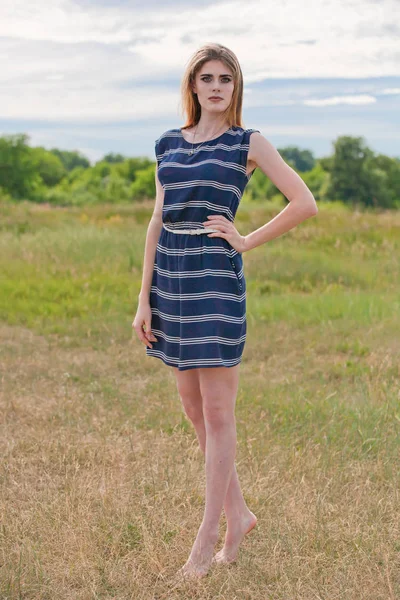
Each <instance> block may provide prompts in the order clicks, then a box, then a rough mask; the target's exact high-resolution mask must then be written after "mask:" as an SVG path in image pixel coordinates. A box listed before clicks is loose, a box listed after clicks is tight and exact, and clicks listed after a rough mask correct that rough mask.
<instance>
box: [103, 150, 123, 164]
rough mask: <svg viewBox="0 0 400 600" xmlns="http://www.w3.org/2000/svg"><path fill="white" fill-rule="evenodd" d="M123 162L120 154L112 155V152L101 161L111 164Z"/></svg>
mask: <svg viewBox="0 0 400 600" xmlns="http://www.w3.org/2000/svg"><path fill="white" fill-rule="evenodd" d="M124 160H125V156H122V154H114V153H113V152H109V153H108V154H106V155H105V156H104V157H103V158H102V161H105V162H109V163H112V164H115V163H121V162H124Z"/></svg>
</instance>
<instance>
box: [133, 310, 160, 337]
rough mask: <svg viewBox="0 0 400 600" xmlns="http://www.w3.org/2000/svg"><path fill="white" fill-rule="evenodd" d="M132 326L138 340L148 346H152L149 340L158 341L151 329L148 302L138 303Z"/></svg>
mask: <svg viewBox="0 0 400 600" xmlns="http://www.w3.org/2000/svg"><path fill="white" fill-rule="evenodd" d="M132 328H133V329H134V330H135V331H136V334H137V336H138V338H139V340H140V341H141V342H143V344H145V345H146V346H147V347H148V348H152V347H153V346H152V345H151V343H150V340H151V341H152V342H158V340H157V338H156V337H155V336H154V334H153V333H152V331H151V307H150V303H149V302H145V303H139V306H138V308H137V311H136V315H135V318H134V320H133V322H132Z"/></svg>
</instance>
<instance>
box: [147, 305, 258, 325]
mask: <svg viewBox="0 0 400 600" xmlns="http://www.w3.org/2000/svg"><path fill="white" fill-rule="evenodd" d="M151 312H152V314H153V315H157V316H158V317H160V319H164V320H165V321H172V322H174V323H175V322H176V323H201V322H203V321H206V322H208V321H222V322H223V323H244V321H245V320H246V315H245V314H244V315H242V316H241V317H232V316H230V315H222V314H219V313H211V314H210V313H207V314H205V315H185V316H183V315H171V314H169V313H165V312H162V311H161V310H158V308H152V309H151Z"/></svg>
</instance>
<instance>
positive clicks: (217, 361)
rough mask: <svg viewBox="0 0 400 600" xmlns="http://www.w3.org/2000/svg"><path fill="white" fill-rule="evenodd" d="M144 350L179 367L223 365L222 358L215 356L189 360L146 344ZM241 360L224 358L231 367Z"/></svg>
mask: <svg viewBox="0 0 400 600" xmlns="http://www.w3.org/2000/svg"><path fill="white" fill-rule="evenodd" d="M146 352H147V354H150V355H152V356H158V357H160V358H164V359H165V360H167V361H169V362H171V363H173V364H174V365H179V366H180V367H190V366H195V367H208V366H209V367H212V366H213V365H216V366H218V365H220V366H224V365H222V359H221V358H219V357H217V358H201V359H199V358H192V359H190V360H179V358H175V357H174V356H168V355H167V354H165V352H161V351H160V350H154V349H153V348H149V347H148V346H146ZM240 360H241V357H240V358H232V359H230V360H226V359H225V360H224V363H225V365H226V366H227V365H229V366H231V367H233V366H234V365H236V364H238V363H239V362H240Z"/></svg>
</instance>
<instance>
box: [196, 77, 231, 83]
mask: <svg viewBox="0 0 400 600" xmlns="http://www.w3.org/2000/svg"><path fill="white" fill-rule="evenodd" d="M209 79H210V77H203V79H202V81H208V80H209ZM222 79H223V82H224V83H229V82H230V79H229V77H223V78H222Z"/></svg>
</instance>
